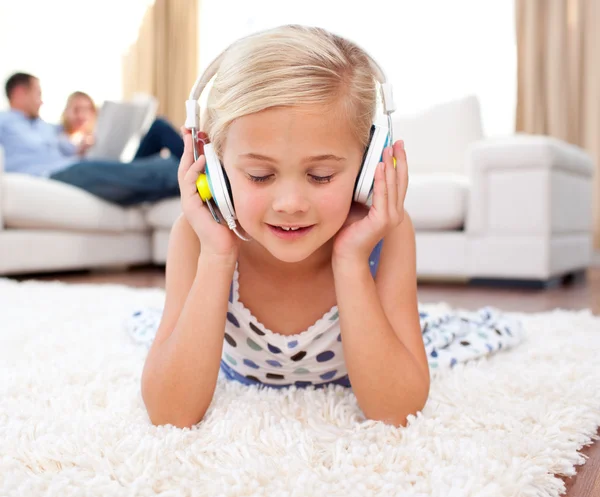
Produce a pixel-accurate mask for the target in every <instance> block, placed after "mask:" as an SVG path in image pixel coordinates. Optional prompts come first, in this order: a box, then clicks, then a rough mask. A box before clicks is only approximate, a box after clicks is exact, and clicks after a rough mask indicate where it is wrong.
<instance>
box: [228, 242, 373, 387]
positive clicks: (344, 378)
mask: <svg viewBox="0 0 600 497" xmlns="http://www.w3.org/2000/svg"><path fill="white" fill-rule="evenodd" d="M382 242H383V241H380V242H379V243H378V244H377V246H376V247H375V249H374V250H373V252H372V253H371V256H370V257H369V264H370V269H371V274H372V276H373V277H375V274H376V271H377V267H378V264H379V256H380V253H381V246H382ZM238 280H239V273H238V269H237V265H236V268H235V272H234V276H233V281H232V284H231V291H230V295H229V304H228V310H227V320H226V323H225V341H224V343H223V354H222V357H221V371H222V372H223V373H224V374H225V376H226V377H228V378H230V379H233V380H237V381H239V382H241V383H244V384H247V385H251V384H257V385H264V386H268V387H274V388H283V387H289V386H292V385H295V386H298V387H305V386H310V385H314V386H317V387H319V386H324V385H327V384H330V383H334V384H339V385H343V386H346V387H350V382H349V380H348V373H347V371H346V366H345V361H344V354H343V349H342V335H341V333H340V324H339V314H338V308H337V305H334V306H333V307H332V308H331V309H329V310H328V311H327V312H326V313H325V314H324V315H323V316H322V317H321V318H320V319H319V320H318V321H317V322H316V323H314V324H313V325H311V326H310V327H309V328H307V329H306V330H305V331H303V332H301V333H298V334H295V335H282V334H279V333H277V332H276V331H273V330H269V329H268V328H266V327H265V326H264V325H263V324H262V323H260V322H259V321H258V320H257V319H256V318H255V317H254V316H253V315H252V313H251V312H250V310H249V309H247V308H246V307H245V306H244V304H243V303H242V302H240V300H239V282H238Z"/></svg>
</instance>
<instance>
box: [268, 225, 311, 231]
mask: <svg viewBox="0 0 600 497" xmlns="http://www.w3.org/2000/svg"><path fill="white" fill-rule="evenodd" d="M269 226H270V227H271V228H276V229H280V230H282V231H298V230H303V229H306V228H310V227H311V226H313V225H312V224H307V225H305V226H300V225H283V224H269Z"/></svg>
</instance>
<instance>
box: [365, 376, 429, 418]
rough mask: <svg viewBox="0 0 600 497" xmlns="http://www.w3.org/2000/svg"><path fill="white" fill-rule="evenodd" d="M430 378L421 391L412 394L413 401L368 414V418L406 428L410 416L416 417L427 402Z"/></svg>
mask: <svg viewBox="0 0 600 497" xmlns="http://www.w3.org/2000/svg"><path fill="white" fill-rule="evenodd" d="M429 386H430V383H429V379H428V378H427V381H426V382H425V384H424V385H423V387H422V388H421V389H420V390H419V392H418V393H417V394H415V395H413V396H412V399H411V402H404V403H403V405H401V406H396V407H392V408H391V409H389V408H388V410H386V412H373V413H370V414H367V413H365V414H366V416H367V418H368V419H371V420H373V421H381V422H382V423H385V424H387V425H391V426H395V427H396V428H401V427H402V428H404V427H406V426H407V425H408V422H409V419H410V417H411V416H412V417H416V416H417V414H418V413H419V412H421V411H422V410H423V409H424V408H425V405H426V404H427V399H428V398H429Z"/></svg>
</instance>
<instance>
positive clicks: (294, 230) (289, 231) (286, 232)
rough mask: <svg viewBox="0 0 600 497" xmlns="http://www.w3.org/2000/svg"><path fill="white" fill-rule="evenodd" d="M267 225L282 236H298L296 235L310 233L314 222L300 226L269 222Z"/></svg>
mask: <svg viewBox="0 0 600 497" xmlns="http://www.w3.org/2000/svg"><path fill="white" fill-rule="evenodd" d="M267 226H268V227H269V229H270V230H271V231H272V232H273V233H274V234H275V235H278V236H280V237H292V238H296V237H299V236H302V235H304V234H305V233H308V232H309V231H310V230H311V229H312V228H313V227H314V224H310V225H304V226H300V225H277V224H268V223H267Z"/></svg>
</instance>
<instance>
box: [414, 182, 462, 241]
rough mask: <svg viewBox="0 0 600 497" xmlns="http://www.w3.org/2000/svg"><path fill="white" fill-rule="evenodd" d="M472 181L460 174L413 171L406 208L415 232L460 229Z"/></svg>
mask: <svg viewBox="0 0 600 497" xmlns="http://www.w3.org/2000/svg"><path fill="white" fill-rule="evenodd" d="M468 198H469V180H468V178H467V177H466V176H463V175H459V174H436V175H428V174H425V175H423V174H412V175H411V176H410V178H409V182H408V190H407V192H406V200H405V202H404V208H405V209H406V211H407V212H408V213H409V214H410V217H411V219H412V221H413V224H414V227H415V231H439V230H456V229H461V228H462V227H463V226H464V223H465V219H466V216H467V207H468V206H467V203H468Z"/></svg>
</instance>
